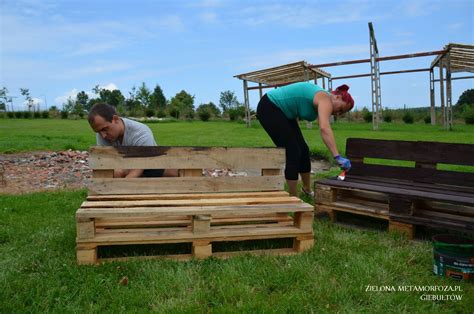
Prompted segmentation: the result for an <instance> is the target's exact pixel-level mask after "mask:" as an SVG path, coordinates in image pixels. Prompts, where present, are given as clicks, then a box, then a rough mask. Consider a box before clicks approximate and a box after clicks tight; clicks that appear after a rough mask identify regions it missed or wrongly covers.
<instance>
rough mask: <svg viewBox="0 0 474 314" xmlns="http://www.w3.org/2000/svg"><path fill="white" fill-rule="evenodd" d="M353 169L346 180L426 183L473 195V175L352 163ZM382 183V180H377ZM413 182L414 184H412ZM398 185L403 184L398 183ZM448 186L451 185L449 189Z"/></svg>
mask: <svg viewBox="0 0 474 314" xmlns="http://www.w3.org/2000/svg"><path fill="white" fill-rule="evenodd" d="M353 165H354V166H353V168H351V170H350V172H349V173H348V174H347V175H346V179H347V180H348V181H350V180H351V179H354V180H357V179H359V178H372V180H377V178H387V179H396V180H405V181H406V182H405V184H411V185H416V184H417V183H418V182H419V183H428V184H429V186H428V185H427V187H428V188H429V187H431V188H433V184H445V185H447V186H444V187H442V188H443V189H444V190H451V191H460V192H462V191H463V190H465V192H466V193H471V194H472V193H474V173H472V172H455V171H445V170H435V169H429V168H408V167H396V166H385V165H384V166H382V165H367V164H361V163H353ZM379 181H382V180H379ZM414 181H415V182H414ZM400 184H404V183H403V182H400ZM449 185H452V186H451V187H450V186H449Z"/></svg>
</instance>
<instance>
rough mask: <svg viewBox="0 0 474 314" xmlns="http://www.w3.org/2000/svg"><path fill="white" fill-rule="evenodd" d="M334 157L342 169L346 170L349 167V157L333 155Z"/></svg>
mask: <svg viewBox="0 0 474 314" xmlns="http://www.w3.org/2000/svg"><path fill="white" fill-rule="evenodd" d="M334 159H335V160H336V161H337V164H338V165H339V167H341V168H342V169H344V170H346V171H347V170H349V169H351V161H350V160H349V159H347V158H344V157H341V156H340V155H337V156H334Z"/></svg>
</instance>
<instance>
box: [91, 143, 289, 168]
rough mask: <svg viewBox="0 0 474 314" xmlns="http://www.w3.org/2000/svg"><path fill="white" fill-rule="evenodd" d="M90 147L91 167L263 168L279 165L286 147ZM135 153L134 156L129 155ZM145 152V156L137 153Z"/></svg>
mask: <svg viewBox="0 0 474 314" xmlns="http://www.w3.org/2000/svg"><path fill="white" fill-rule="evenodd" d="M120 149H121V150H122V154H120V153H119V152H118V151H117V150H116V149H115V148H113V147H100V146H96V147H92V148H91V149H90V155H89V164H90V166H91V168H92V169H98V170H102V169H104V170H105V169H122V168H124V165H127V169H202V168H218V169H263V168H281V167H282V165H283V164H284V163H285V150H284V149H281V148H237V147H229V148H227V147H163V146H157V147H146V146H142V147H121V148H120ZM131 156H134V157H131ZM137 156H145V157H146V158H145V157H137Z"/></svg>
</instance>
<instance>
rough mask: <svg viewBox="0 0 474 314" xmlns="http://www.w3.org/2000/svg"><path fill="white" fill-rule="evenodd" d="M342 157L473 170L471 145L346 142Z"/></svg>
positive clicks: (390, 141) (356, 140)
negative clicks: (464, 167)
mask: <svg viewBox="0 0 474 314" xmlns="http://www.w3.org/2000/svg"><path fill="white" fill-rule="evenodd" d="M427 152H429V153H427ZM346 154H347V156H348V157H349V158H355V157H358V158H363V157H369V158H382V159H396V160H411V161H418V162H423V163H446V164H454V165H467V166H474V158H472V157H471V156H474V145H472V144H454V143H439V142H423V141H416V142H415V141H395V140H372V139H360V138H349V139H347V142H346Z"/></svg>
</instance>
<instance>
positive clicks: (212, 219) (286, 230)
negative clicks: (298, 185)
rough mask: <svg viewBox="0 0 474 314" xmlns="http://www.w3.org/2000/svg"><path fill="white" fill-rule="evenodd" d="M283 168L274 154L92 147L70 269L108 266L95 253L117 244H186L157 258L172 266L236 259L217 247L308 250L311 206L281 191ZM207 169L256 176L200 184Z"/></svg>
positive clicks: (206, 179)
mask: <svg viewBox="0 0 474 314" xmlns="http://www.w3.org/2000/svg"><path fill="white" fill-rule="evenodd" d="M284 162H285V152H284V150H282V149H277V148H224V147H214V148H205V147H121V148H119V149H116V148H112V147H93V148H91V150H90V156H89V163H90V166H91V168H92V169H93V179H92V182H91V184H90V185H89V195H88V197H87V200H86V201H85V202H84V203H82V205H81V207H80V208H79V209H78V210H77V213H76V221H77V240H76V242H77V262H78V263H79V264H95V263H98V262H100V261H104V260H108V259H104V258H103V257H101V256H99V255H98V248H101V247H108V246H119V245H146V244H169V243H172V244H179V243H188V244H191V247H192V249H191V250H190V252H185V253H186V254H168V255H165V256H163V255H159V256H158V257H167V258H175V259H188V258H197V259H201V258H206V257H209V256H215V257H229V256H232V255H234V254H237V253H241V251H232V252H215V250H213V244H215V243H218V242H221V241H226V242H227V241H232V242H239V241H246V240H264V239H265V240H267V242H268V241H270V244H273V243H276V242H278V241H279V239H282V238H290V239H291V240H292V244H293V245H292V246H291V247H286V248H277V249H273V248H271V247H270V248H264V249H263V250H256V251H250V253H256V254H259V253H263V254H267V253H271V254H294V253H296V252H302V251H304V250H307V249H309V248H311V247H312V246H313V243H314V239H313V229H312V223H313V215H314V214H313V207H312V206H311V205H309V204H307V203H304V202H302V201H301V200H300V199H298V198H296V197H290V196H289V195H288V193H287V192H285V191H284V190H283V181H284V180H283V177H282V176H281V174H280V173H281V171H280V169H281V167H282V165H284ZM209 168H214V169H236V170H237V169H252V170H253V173H256V174H258V175H255V176H226V177H203V176H202V173H203V169H209ZM113 169H179V172H180V176H179V177H173V178H133V179H126V178H113ZM289 214H291V215H289ZM280 242H281V241H280ZM153 257H156V256H153ZM146 258H149V256H148V257H146ZM111 259H113V258H111ZM115 259H119V260H120V259H121V258H120V257H119V258H115Z"/></svg>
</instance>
